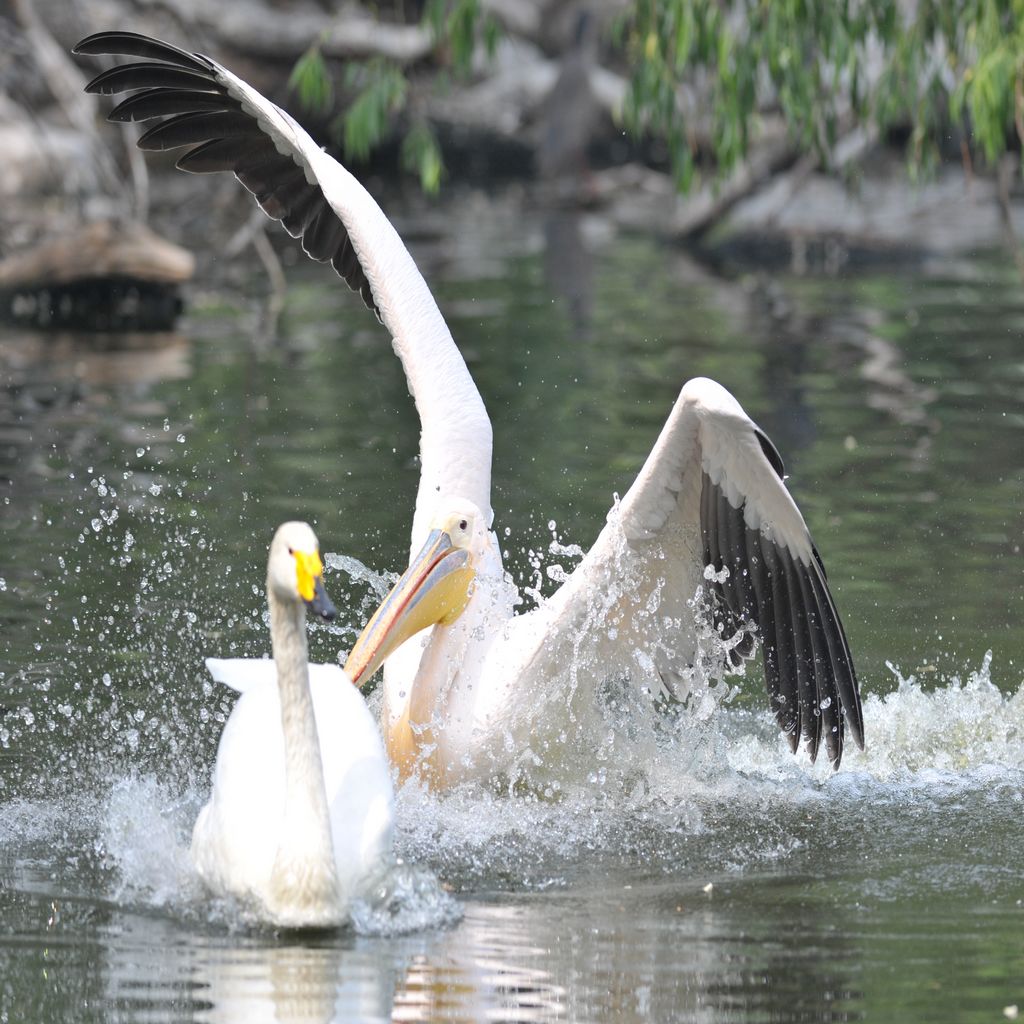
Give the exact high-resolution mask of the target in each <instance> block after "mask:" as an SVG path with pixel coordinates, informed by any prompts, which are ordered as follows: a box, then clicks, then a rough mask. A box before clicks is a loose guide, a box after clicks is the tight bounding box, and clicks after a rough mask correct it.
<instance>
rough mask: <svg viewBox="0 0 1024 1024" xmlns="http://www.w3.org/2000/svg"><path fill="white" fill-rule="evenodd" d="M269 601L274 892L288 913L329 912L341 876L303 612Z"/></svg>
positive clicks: (333, 907) (295, 606)
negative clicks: (279, 758)
mask: <svg viewBox="0 0 1024 1024" xmlns="http://www.w3.org/2000/svg"><path fill="white" fill-rule="evenodd" d="M268 599H269V603H270V638H271V642H272V645H273V650H274V664H275V666H276V668H277V684H278V689H279V691H280V697H281V729H282V731H283V733H284V761H285V805H284V821H283V824H282V831H281V836H280V840H279V844H278V848H277V855H276V857H275V859H274V867H273V875H272V877H271V891H272V892H273V893H274V894H275V897H276V899H277V900H278V901H279V903H280V908H279V909H280V912H281V914H282V915H284V916H287V910H288V909H289V908H295V910H297V911H298V910H299V909H300V908H302V911H303V913H308V912H309V911H310V910H312V911H316V910H320V911H321V912H323V913H324V914H325V915H326V916H331V915H332V914H334V913H336V912H337V907H338V902H339V898H338V877H337V871H336V869H335V864H334V844H333V843H332V841H331V819H330V811H329V809H328V806H327V793H326V791H325V789H324V771H323V763H322V762H321V760H320V742H319V739H318V738H317V731H316V717H315V715H314V713H313V697H312V694H311V693H310V690H309V655H308V650H307V646H306V629H305V612H304V610H303V608H302V606H301V605H299V604H293V605H291V606H288V605H285V604H283V603H282V602H280V601H278V600H277V598H276V597H275V596H274V593H273V590H272V589H271V588H269V587H268ZM300 916H302V915H300Z"/></svg>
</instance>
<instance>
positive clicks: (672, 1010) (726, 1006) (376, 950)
mask: <svg viewBox="0 0 1024 1024" xmlns="http://www.w3.org/2000/svg"><path fill="white" fill-rule="evenodd" d="M726 884H727V888H725V889H724V890H723V892H722V894H721V896H719V895H718V894H716V895H714V896H709V895H708V894H705V893H703V892H701V891H700V890H699V889H696V888H694V887H691V886H689V885H686V884H679V883H670V882H659V883H657V884H652V883H650V882H646V883H640V884H637V885H630V884H625V885H623V884H621V883H618V884H616V883H615V882H613V881H612V880H611V879H604V880H602V881H601V882H599V883H597V885H596V887H595V888H594V889H592V890H591V893H590V897H591V898H590V899H587V898H581V896H580V895H579V894H574V895H572V894H564V893H562V894H551V895H550V896H549V897H548V898H537V897H535V898H532V899H527V900H523V899H518V900H511V901H509V900H506V901H505V905H503V906H497V905H494V904H490V903H475V904H470V905H469V906H468V907H467V911H466V916H465V918H464V920H463V921H462V922H461V923H460V924H459V925H458V926H457V927H455V928H454V929H452V930H451V931H447V932H441V933H438V934H434V935H427V936H405V937H400V938H393V939H383V938H379V939H376V938H372V937H359V936H339V937H324V938H322V939H319V940H317V939H313V940H309V939H305V940H294V939H292V940H290V939H287V938H282V939H273V938H269V937H268V938H265V939H261V938H259V937H249V938H246V937H244V936H236V937H231V936H225V935H222V936H217V935H207V936H205V937H204V936H203V935H201V934H200V935H194V934H193V935H190V934H188V933H186V932H184V931H183V930H182V929H181V928H180V927H179V926H177V925H174V924H172V923H170V922H165V921H160V920H154V919H146V918H138V917H135V918H132V917H128V918H125V919H123V920H120V921H117V922H114V923H112V924H111V925H109V926H108V927H106V928H104V929H102V930H101V935H100V937H99V938H100V941H101V944H102V945H103V946H104V947H105V952H104V961H105V966H104V973H105V979H106V980H105V992H104V994H103V997H102V999H103V1002H104V1003H105V1004H106V1006H107V1007H108V1008H109V1009H114V1008H120V1009H121V1011H122V1013H123V1014H124V1017H123V1018H121V1017H120V1016H119V1015H118V1014H116V1013H114V1014H111V1015H110V1017H108V1018H106V1019H126V1020H127V1019H138V1017H137V1016H133V1014H134V1015H137V1014H138V1013H139V1012H140V1011H142V1010H143V1009H144V1008H145V1009H146V1010H147V1011H148V1012H147V1014H146V1015H147V1017H148V1018H149V1019H153V1020H167V1019H170V1018H172V1017H174V1018H177V1017H178V1016H179V1015H181V1016H185V1017H187V1018H188V1019H194V1020H196V1021H205V1022H210V1024H242V1022H245V1024H262V1022H268V1024H269V1022H279V1024H300V1022H301V1024H330V1022H336V1021H337V1022H341V1021H401V1022H410V1024H411V1022H416V1024H429V1022H433V1021H439V1020H445V1021H455V1022H466V1024H471V1022H477V1021H487V1020H493V1021H503V1022H522V1024H533V1022H544V1021H561V1020H565V1021H594V1022H604V1021H608V1022H612V1021H615V1022H621V1024H634V1022H635V1024H647V1022H650V1021H669V1020H688V1021H689V1020H692V1021H707V1022H725V1021H729V1020H735V1019H737V1016H739V1017H741V1018H742V1019H744V1020H804V1019H806V1020H859V1019H861V1018H862V1017H863V1016H864V1014H863V1009H862V1007H863V995H862V993H861V992H860V991H859V988H858V982H857V970H858V968H857V966H856V965H857V962H858V957H860V956H862V955H863V952H864V951H863V950H857V949H856V944H855V943H852V942H851V941H850V940H848V939H844V938H843V937H842V934H841V930H839V929H837V928H836V926H835V923H834V922H833V921H831V920H830V918H829V915H828V914H827V913H823V910H825V909H826V908H824V907H822V906H821V905H820V904H817V903H812V904H811V905H806V903H801V902H800V901H796V900H794V899H793V894H794V885H793V880H784V879H771V878H767V879H761V880H759V881H758V883H757V884H756V885H752V884H751V883H750V882H745V883H739V884H735V883H734V884H731V885H729V884H728V883H726ZM595 896H596V899H595V898H594V897H595ZM637 919H640V920H643V921H644V922H645V926H644V927H643V928H640V929H638V928H637V927H636V921H637ZM183 1011H184V1012H183ZM48 1019H53V1018H48ZM40 1020H41V1021H42V1019H40Z"/></svg>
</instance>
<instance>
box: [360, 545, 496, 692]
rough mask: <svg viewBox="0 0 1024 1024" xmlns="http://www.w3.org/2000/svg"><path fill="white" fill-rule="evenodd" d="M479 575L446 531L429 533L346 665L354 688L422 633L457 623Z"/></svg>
mask: <svg viewBox="0 0 1024 1024" xmlns="http://www.w3.org/2000/svg"><path fill="white" fill-rule="evenodd" d="M475 575H476V573H475V572H474V570H473V566H472V564H471V560H470V554H469V552H468V551H467V550H466V549H465V548H463V547H458V546H457V545H455V544H454V543H453V542H452V538H451V535H450V534H449V533H448V531H447V530H444V529H437V530H431V532H430V536H429V537H427V542H426V544H424V545H423V548H422V550H421V551H420V553H419V554H418V555H417V556H416V557H415V558H414V559H413V560H412V564H411V565H410V566H409V568H408V569H406V570H405V573H404V575H403V576H402V578H401V579H400V580H399V581H398V582H397V583H396V584H395V585H394V587H393V588H392V590H391V593H390V594H388V596H387V597H386V598H384V602H383V603H382V604H381V606H380V607H379V608H378V609H377V610H376V611H375V612H374V613H373V616H372V617H371V618H370V621H369V622H368V623H367V624H366V628H365V629H364V630H363V632H362V635H361V636H360V637H359V639H358V640H357V641H356V643H355V646H354V647H353V648H352V653H351V654H350V655H349V656H348V661H347V662H345V671H346V672H347V673H348V676H349V678H350V679H351V680H352V682H353V683H355V684H356V686H362V685H363V683H365V682H368V681H369V679H370V677H371V676H372V675H373V673H374V672H376V671H377V669H378V668H380V666H381V665H382V664H383V663H384V659H385V658H387V656H388V655H389V654H390V653H391V652H392V651H393V650H395V648H397V647H399V646H401V645H402V644H403V643H405V641H406V640H408V639H409V637H411V636H414V635H415V634H416V633H418V632H419V631H420V630H421V629H426V628H427V627H428V626H433V625H436V624H437V623H441V624H443V625H447V624H448V623H450V622H453V621H454V620H455V619H457V618H458V617H459V615H460V614H461V613H462V610H463V609H464V608H465V607H466V604H467V603H468V601H469V598H470V595H471V594H472V592H473V579H474V577H475Z"/></svg>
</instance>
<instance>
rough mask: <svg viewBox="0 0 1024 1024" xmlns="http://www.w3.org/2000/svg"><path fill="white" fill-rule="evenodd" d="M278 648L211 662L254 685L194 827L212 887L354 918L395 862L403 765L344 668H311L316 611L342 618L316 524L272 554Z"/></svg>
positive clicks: (245, 688) (308, 919) (222, 676)
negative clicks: (387, 747)
mask: <svg viewBox="0 0 1024 1024" xmlns="http://www.w3.org/2000/svg"><path fill="white" fill-rule="evenodd" d="M267 602H268V604H269V606H270V640H271V646H272V648H273V652H274V657H273V661H271V660H269V659H263V660H260V659H253V658H229V659H218V658H209V659H207V662H206V665H207V668H208V669H209V671H210V674H211V675H212V676H213V678H214V679H216V680H217V681H218V682H221V683H225V684H226V685H228V686H231V687H233V688H235V689H236V690H239V691H240V692H241V696H240V697H239V699H238V702H237V703H236V704H235V706H234V708H233V709H232V712H231V715H230V717H229V718H228V720H227V722H226V724H225V726H224V731H223V733H222V734H221V737H220V744H219V746H218V748H217V760H216V763H215V764H214V768H213V788H212V792H211V795H210V800H209V803H207V804H206V805H205V806H204V807H203V809H202V810H201V811H200V812H199V816H198V818H197V819H196V823H195V827H194V829H193V832H192V846H191V853H192V860H193V863H194V865H195V867H196V870H197V872H198V874H199V875H200V877H201V878H202V879H203V881H204V882H205V883H206V885H207V886H208V887H209V888H210V889H211V890H213V891H214V892H216V893H219V894H221V895H228V896H233V897H236V898H238V899H240V900H241V901H242V902H243V903H245V904H246V905H248V906H250V907H252V908H253V909H254V910H255V912H256V914H257V915H258V916H259V917H261V918H263V919H264V920H266V921H268V922H270V923H271V924H274V925H277V926H279V927H284V928H326V927H334V926H337V925H340V924H343V923H344V922H345V920H346V916H347V912H348V908H349V906H350V905H351V902H352V900H353V899H354V898H355V897H357V896H359V895H360V894H362V893H364V892H365V891H366V889H367V888H368V887H369V885H371V884H372V882H373V880H374V879H375V876H376V875H377V873H378V872H380V871H381V870H382V869H383V868H384V867H386V865H387V864H388V862H389V859H390V857H391V843H392V831H393V793H392V784H391V774H390V769H389V765H388V761H387V755H386V754H385V752H384V748H383V744H382V742H381V737H380V734H379V732H378V730H377V725H376V723H375V721H374V719H373V716H372V715H371V714H370V712H369V709H368V708H367V707H366V704H365V702H364V701H363V698H362V695H361V694H360V693H359V691H358V690H357V689H356V687H354V686H353V685H352V682H351V680H350V679H349V678H348V677H347V676H346V675H345V673H344V672H343V671H342V669H341V668H340V667H339V666H337V665H310V664H309V661H308V655H307V647H306V608H307V607H308V608H309V609H310V610H311V611H312V612H313V613H314V614H316V615H319V616H320V617H321V618H323V619H328V620H329V619H333V618H334V617H335V615H336V612H335V608H334V605H333V604H332V603H331V601H330V599H329V598H328V596H327V594H326V592H325V590H324V585H323V566H322V564H321V561H320V548H319V545H318V543H317V539H316V535H315V534H314V533H313V531H312V529H310V527H309V526H308V525H307V524H306V523H299V522H290V523H284V524H283V525H282V526H280V527H279V528H278V530H277V532H276V533H275V534H274V539H273V541H272V542H271V544H270V555H269V558H268V560H267Z"/></svg>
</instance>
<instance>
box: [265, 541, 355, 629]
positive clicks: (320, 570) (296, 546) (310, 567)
mask: <svg viewBox="0 0 1024 1024" xmlns="http://www.w3.org/2000/svg"><path fill="white" fill-rule="evenodd" d="M267 590H268V591H269V592H270V593H272V594H273V595H274V597H275V598H277V600H278V601H280V602H281V603H282V604H284V605H285V606H288V605H294V604H298V603H299V602H300V601H301V602H303V603H304V604H305V606H306V607H307V608H309V609H310V611H313V612H315V613H316V614H317V615H319V616H321V618H324V619H328V620H330V619H333V618H334V617H335V615H337V614H338V612H337V610H336V609H335V607H334V605H333V604H332V603H331V599H330V598H329V597H328V596H327V591H326V590H324V566H323V563H322V562H321V561H320V544H319V543H318V542H317V539H316V534H315V533H314V532H313V530H312V528H311V527H310V526H309V524H307V523H283V524H282V525H281V526H279V527H278V528H277V533H275V534H274V539H273V540H272V541H271V542H270V557H269V558H268V559H267Z"/></svg>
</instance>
